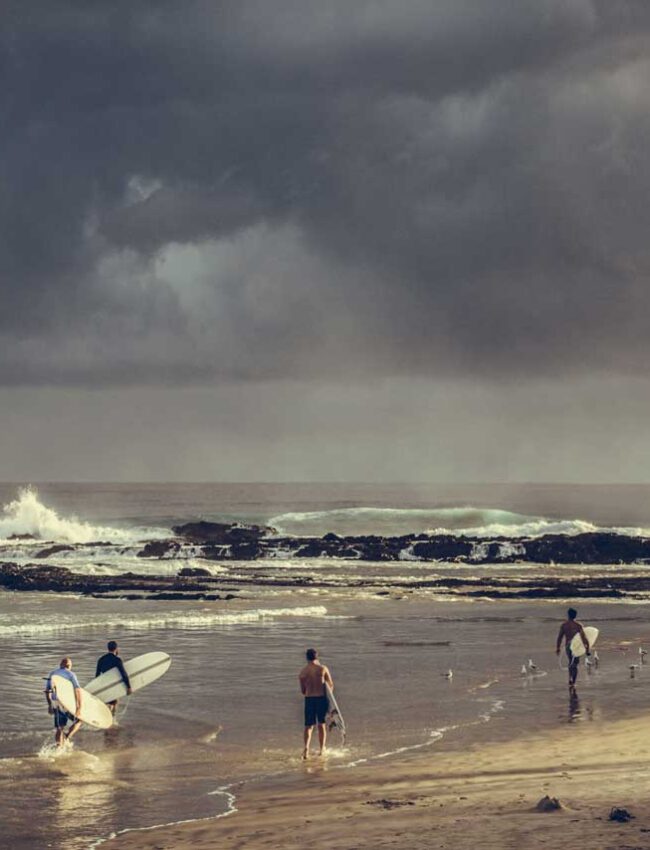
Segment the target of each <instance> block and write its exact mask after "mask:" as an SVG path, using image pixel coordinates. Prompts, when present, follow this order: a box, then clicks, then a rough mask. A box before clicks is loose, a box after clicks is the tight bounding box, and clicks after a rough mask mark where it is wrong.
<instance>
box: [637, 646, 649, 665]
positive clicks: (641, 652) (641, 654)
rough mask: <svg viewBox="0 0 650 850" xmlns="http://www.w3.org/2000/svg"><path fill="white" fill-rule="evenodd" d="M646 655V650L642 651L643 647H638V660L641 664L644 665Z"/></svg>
mask: <svg viewBox="0 0 650 850" xmlns="http://www.w3.org/2000/svg"><path fill="white" fill-rule="evenodd" d="M647 654H648V650H647V649H643V647H641V646H640V647H639V659H640V660H641V664H645V662H646V655H647Z"/></svg>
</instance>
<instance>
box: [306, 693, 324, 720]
mask: <svg viewBox="0 0 650 850" xmlns="http://www.w3.org/2000/svg"><path fill="white" fill-rule="evenodd" d="M329 707H330V704H329V700H328V699H327V697H326V696H322V697H305V726H315V725H316V723H325V717H326V715H327V712H328V711H329Z"/></svg>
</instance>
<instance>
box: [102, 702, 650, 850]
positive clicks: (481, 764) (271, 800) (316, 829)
mask: <svg viewBox="0 0 650 850" xmlns="http://www.w3.org/2000/svg"><path fill="white" fill-rule="evenodd" d="M233 790H234V791H235V793H236V795H237V801H236V806H237V811H236V812H235V813H233V814H231V815H229V816H228V817H225V818H221V819H218V820H211V821H202V822H197V823H189V824H184V825H178V826H174V827H165V828H164V829H159V830H152V831H148V832H131V833H127V834H125V835H122V836H118V837H117V838H114V839H112V840H110V841H108V842H106V843H105V844H103V845H102V848H103V850H126V848H129V850H172V848H173V850H201V848H213V847H220V848H233V850H234V848H243V847H246V848H249V850H257V848H259V850H262V848H284V850H293V848H296V850H297V848H301V850H302V848H304V847H323V848H333V850H350V848H366V847H367V848H371V847H372V848H378V847H379V848H384V847H385V848H388V847H399V848H414V850H418V849H419V848H422V850H424V848H447V847H449V848H452V847H453V848H456V850H464V848H467V850H470V848H472V850H473V848H476V847H482V848H494V850H497V848H498V850H503V848H520V847H527V848H542V847H560V846H562V845H567V846H585V847H589V848H590V850H600V849H601V848H602V850H605V848H612V850H613V848H624V847H625V848H646V847H648V848H650V728H649V724H648V721H647V719H646V718H643V717H639V718H636V719H632V720H625V721H619V722H611V723H599V722H590V723H583V724H580V725H575V726H570V725H567V726H565V727H562V728H557V729H556V730H553V731H551V732H548V731H546V732H545V733H544V734H543V735H539V736H537V737H527V738H522V739H519V740H515V741H512V742H507V743H504V742H500V743H498V744H488V745H484V746H475V747H473V748H471V749H468V750H465V751H463V752H451V751H447V752H445V751H442V750H439V749H438V750H428V751H427V752H426V753H425V754H420V755H417V756H411V757H409V758H407V759H406V758H401V759H397V758H396V759H390V760H385V761H380V762H375V763H373V764H371V765H364V766H359V767H356V768H346V769H329V770H328V769H327V767H326V765H323V764H322V763H320V762H319V761H318V760H317V759H313V760H312V761H311V763H310V764H309V765H308V766H307V767H305V768H304V770H303V771H301V772H300V773H299V774H296V775H294V776H291V777H286V778H284V779H282V780H276V781H275V782H272V781H267V782H265V783H260V784H257V785H255V784H252V785H248V786H243V787H242V788H240V789H233ZM544 795H550V796H551V797H558V798H559V799H560V801H561V802H562V804H563V808H562V809H561V810H559V811H552V812H547V813H540V812H538V811H537V810H536V804H537V803H538V801H539V800H540V799H541V798H542V797H544ZM613 806H618V807H624V808H626V809H628V811H630V813H631V814H633V815H635V818H634V819H633V820H631V821H629V822H628V823H615V822H611V821H610V820H609V813H610V810H611V808H612V807H613Z"/></svg>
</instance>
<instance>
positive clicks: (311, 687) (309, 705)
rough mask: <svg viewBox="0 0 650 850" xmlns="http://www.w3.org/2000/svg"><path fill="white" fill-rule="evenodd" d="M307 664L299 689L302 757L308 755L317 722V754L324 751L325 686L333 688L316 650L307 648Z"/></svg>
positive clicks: (326, 708) (329, 675)
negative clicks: (302, 713) (302, 718)
mask: <svg viewBox="0 0 650 850" xmlns="http://www.w3.org/2000/svg"><path fill="white" fill-rule="evenodd" d="M305 655H306V656H307V664H306V665H305V666H304V667H303V668H302V670H301V671H300V676H299V679H300V690H301V691H302V693H303V696H304V697H305V737H304V743H305V746H304V749H303V751H302V757H303V758H304V759H306V758H308V757H309V744H310V742H311V735H312V732H313V731H314V726H316V724H318V743H319V745H320V752H319V755H321V756H322V755H323V754H324V752H325V740H326V738H327V729H326V727H325V716H326V715H327V711H328V708H329V701H328V699H327V692H326V690H325V686H326V685H329V686H330V688H331V689H332V690H334V682H333V681H332V676H331V674H330V671H329V670H328V668H327V667H326V666H325V665H324V664H321V663H320V661H319V660H318V652H317V651H316V650H315V649H308V650H307V652H306V653H305Z"/></svg>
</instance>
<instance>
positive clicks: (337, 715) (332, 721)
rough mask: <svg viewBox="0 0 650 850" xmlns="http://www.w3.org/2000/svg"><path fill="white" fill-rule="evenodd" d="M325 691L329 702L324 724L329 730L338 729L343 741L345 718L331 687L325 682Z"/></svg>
mask: <svg viewBox="0 0 650 850" xmlns="http://www.w3.org/2000/svg"><path fill="white" fill-rule="evenodd" d="M325 693H326V694H327V701H328V702H329V709H328V711H327V714H326V716H325V724H326V726H327V728H328V729H329V730H330V731H331V730H332V729H336V730H338V731H339V732H340V733H341V737H342V738H343V743H345V720H344V719H343V715H342V714H341V709H340V708H339V704H338V703H337V701H336V698H335V696H334V694H333V692H332V689H331V688H330V686H329V685H327V684H326V685H325Z"/></svg>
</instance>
